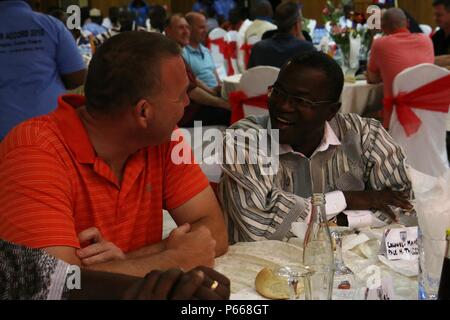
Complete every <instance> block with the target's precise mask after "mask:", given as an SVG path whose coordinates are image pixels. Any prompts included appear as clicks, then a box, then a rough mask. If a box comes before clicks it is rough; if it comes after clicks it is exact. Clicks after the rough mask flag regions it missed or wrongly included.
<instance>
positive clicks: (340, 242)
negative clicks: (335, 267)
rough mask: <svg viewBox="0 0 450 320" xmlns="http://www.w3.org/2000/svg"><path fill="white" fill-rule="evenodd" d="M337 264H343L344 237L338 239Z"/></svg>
mask: <svg viewBox="0 0 450 320" xmlns="http://www.w3.org/2000/svg"><path fill="white" fill-rule="evenodd" d="M336 264H342V237H341V236H340V235H338V236H337V237H336Z"/></svg>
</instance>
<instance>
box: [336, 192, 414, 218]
mask: <svg viewBox="0 0 450 320" xmlns="http://www.w3.org/2000/svg"><path fill="white" fill-rule="evenodd" d="M344 196H345V200H346V202H347V210H379V211H381V212H383V213H385V214H387V215H388V216H389V217H390V218H391V219H392V220H393V221H396V222H398V218H397V217H396V215H395V213H394V211H392V209H391V208H390V207H389V206H393V207H398V208H401V209H403V210H407V211H408V210H412V209H413V206H412V205H411V203H410V202H409V193H408V192H397V191H391V190H383V191H344Z"/></svg>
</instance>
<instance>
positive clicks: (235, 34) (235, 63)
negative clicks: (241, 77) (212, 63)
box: [225, 31, 240, 76]
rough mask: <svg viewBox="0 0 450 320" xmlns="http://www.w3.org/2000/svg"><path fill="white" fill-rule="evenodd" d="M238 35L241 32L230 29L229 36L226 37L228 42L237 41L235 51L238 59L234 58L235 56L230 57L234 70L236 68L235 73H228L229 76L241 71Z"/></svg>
mask: <svg viewBox="0 0 450 320" xmlns="http://www.w3.org/2000/svg"><path fill="white" fill-rule="evenodd" d="M238 36H239V33H238V32H237V31H228V33H227V36H226V38H225V41H226V42H227V43H232V42H235V43H236V52H235V57H236V59H234V58H231V59H230V60H231V65H232V67H233V70H234V73H233V74H230V73H228V75H229V76H232V75H234V74H238V73H240V71H239V64H238V59H237V56H238V51H239V47H238Z"/></svg>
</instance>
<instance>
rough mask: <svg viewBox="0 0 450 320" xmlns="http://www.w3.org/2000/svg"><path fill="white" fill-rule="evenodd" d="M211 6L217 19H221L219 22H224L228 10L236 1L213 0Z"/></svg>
mask: <svg viewBox="0 0 450 320" xmlns="http://www.w3.org/2000/svg"><path fill="white" fill-rule="evenodd" d="M213 6H214V9H215V10H216V13H217V17H218V18H219V21H221V20H223V21H221V22H224V21H228V18H229V17H230V11H231V9H233V8H234V7H235V6H236V3H235V2H234V0H215V1H214V4H213Z"/></svg>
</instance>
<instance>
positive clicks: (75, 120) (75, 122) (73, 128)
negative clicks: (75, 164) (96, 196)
mask: <svg viewBox="0 0 450 320" xmlns="http://www.w3.org/2000/svg"><path fill="white" fill-rule="evenodd" d="M85 102H86V99H85V98H84V97H83V96H80V95H75V94H68V95H64V96H60V97H59V98H58V108H57V109H56V110H55V111H54V112H53V117H54V118H55V119H56V123H57V125H58V128H59V130H60V131H61V133H62V135H63V137H64V140H65V142H66V143H67V145H68V146H69V149H70V150H71V151H72V152H73V153H74V155H75V157H76V159H77V160H78V161H79V162H80V163H91V164H93V163H95V159H96V154H95V151H94V148H93V146H92V144H91V141H90V139H89V136H88V134H87V131H86V128H85V127H84V125H83V123H82V122H81V120H80V117H79V116H78V114H77V112H76V109H77V108H80V107H82V106H84V105H85Z"/></svg>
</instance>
